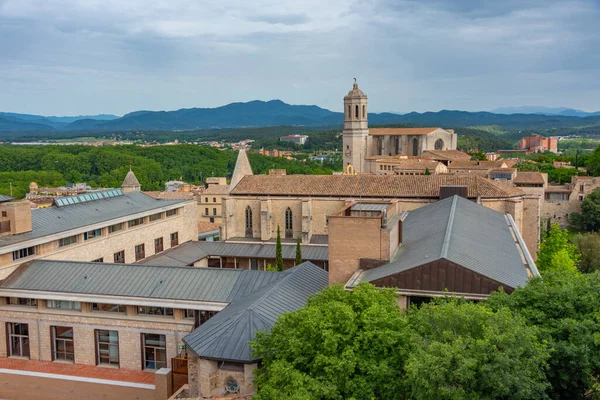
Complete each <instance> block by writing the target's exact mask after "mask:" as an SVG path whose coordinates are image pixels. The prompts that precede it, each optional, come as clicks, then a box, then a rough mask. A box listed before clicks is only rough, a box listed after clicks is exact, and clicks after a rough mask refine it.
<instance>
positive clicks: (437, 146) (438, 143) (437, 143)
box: [434, 139, 444, 150]
mask: <svg viewBox="0 0 600 400" xmlns="http://www.w3.org/2000/svg"><path fill="white" fill-rule="evenodd" d="M434 147H435V149H436V150H444V141H443V140H442V139H438V140H436V141H435V144H434Z"/></svg>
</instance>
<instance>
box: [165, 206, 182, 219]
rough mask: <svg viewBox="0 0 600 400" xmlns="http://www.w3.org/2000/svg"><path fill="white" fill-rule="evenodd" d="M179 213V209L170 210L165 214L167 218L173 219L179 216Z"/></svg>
mask: <svg viewBox="0 0 600 400" xmlns="http://www.w3.org/2000/svg"><path fill="white" fill-rule="evenodd" d="M178 212H179V208H176V209H174V210H168V211H167V212H166V213H165V214H166V215H167V217H172V216H173V215H177V213H178Z"/></svg>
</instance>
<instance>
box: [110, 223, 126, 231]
mask: <svg viewBox="0 0 600 400" xmlns="http://www.w3.org/2000/svg"><path fill="white" fill-rule="evenodd" d="M122 230H123V224H114V225H111V226H109V227H108V233H115V232H119V231H122Z"/></svg>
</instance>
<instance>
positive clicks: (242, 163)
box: [229, 149, 252, 189]
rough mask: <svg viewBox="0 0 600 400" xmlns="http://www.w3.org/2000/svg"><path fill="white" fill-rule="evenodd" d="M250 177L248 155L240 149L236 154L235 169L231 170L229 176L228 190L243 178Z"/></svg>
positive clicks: (250, 170)
mask: <svg viewBox="0 0 600 400" xmlns="http://www.w3.org/2000/svg"><path fill="white" fill-rule="evenodd" d="M247 175H252V167H251V166H250V161H248V155H247V154H246V151H245V150H243V149H240V151H239V152H238V157H237V160H236V161H235V168H234V169H233V175H231V183H230V185H229V188H230V189H233V188H234V187H235V186H236V185H237V184H238V183H239V182H240V181H241V180H242V178H244V176H247Z"/></svg>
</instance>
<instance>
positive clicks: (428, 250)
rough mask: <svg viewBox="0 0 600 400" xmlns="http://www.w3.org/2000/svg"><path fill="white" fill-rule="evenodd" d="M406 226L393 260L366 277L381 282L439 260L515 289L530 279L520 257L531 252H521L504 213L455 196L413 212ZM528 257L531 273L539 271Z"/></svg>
mask: <svg viewBox="0 0 600 400" xmlns="http://www.w3.org/2000/svg"><path fill="white" fill-rule="evenodd" d="M402 228H403V233H402V238H403V240H402V246H401V247H400V248H399V249H398V251H397V253H396V255H395V257H394V259H393V260H392V262H390V263H389V264H385V265H382V266H380V267H377V268H374V269H371V270H367V271H365V272H364V273H363V274H362V275H361V277H360V280H361V281H366V282H372V281H376V280H378V279H381V278H384V277H386V276H390V275H395V274H398V273H400V272H403V271H406V270H409V269H412V268H415V267H418V266H421V265H423V264H427V263H431V262H433V261H435V260H437V259H446V260H449V261H452V262H454V263H455V264H458V265H460V266H462V267H464V268H467V269H469V270H471V271H473V272H475V273H477V274H480V275H483V276H486V277H488V278H490V279H493V280H495V281H496V282H499V283H501V284H503V285H507V286H509V287H511V288H516V287H517V286H524V285H525V284H526V283H527V281H528V279H529V274H528V272H527V268H526V265H525V264H524V260H523V257H522V256H521V251H523V252H527V254H528V250H527V249H526V248H521V250H519V247H520V245H519V244H518V243H519V242H515V239H514V237H513V232H511V229H510V227H509V224H508V221H507V217H506V216H505V215H504V214H503V213H500V212H498V211H494V210H491V209H489V208H487V207H484V206H482V205H479V204H476V203H474V202H472V201H469V200H466V199H464V198H462V197H459V196H453V197H449V198H447V199H444V200H442V201H438V202H436V203H433V204H429V205H427V206H425V207H421V208H418V209H416V210H414V211H410V212H409V214H408V216H407V217H406V219H405V220H404V222H403V224H402ZM514 233H515V234H517V235H518V234H519V233H518V231H515V232H514ZM529 260H530V261H529V262H530V264H528V266H529V268H530V270H531V273H532V274H534V275H535V274H539V273H538V272H537V267H536V266H535V263H534V262H533V260H531V257H529Z"/></svg>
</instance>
